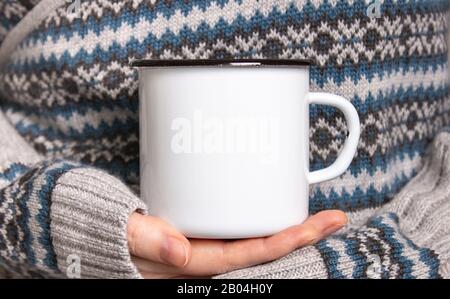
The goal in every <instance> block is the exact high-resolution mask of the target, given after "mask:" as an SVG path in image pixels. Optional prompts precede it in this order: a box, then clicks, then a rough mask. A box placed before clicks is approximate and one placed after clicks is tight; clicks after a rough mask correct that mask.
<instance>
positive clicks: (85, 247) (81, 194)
mask: <svg viewBox="0 0 450 299" xmlns="http://www.w3.org/2000/svg"><path fill="white" fill-rule="evenodd" d="M134 211H138V212H140V213H144V214H145V213H146V212H147V211H146V207H145V205H144V203H143V202H142V201H141V200H140V199H139V198H138V197H136V196H135V195H134V194H133V193H132V192H131V191H130V190H129V189H128V188H127V187H126V186H125V185H124V184H123V183H122V182H120V181H119V180H118V179H116V178H114V177H112V176H110V175H108V174H106V173H105V172H102V171H100V170H96V169H92V168H76V169H72V170H70V171H68V172H67V173H65V174H64V175H62V176H61V177H60V178H59V179H58V181H57V184H56V186H55V188H54V190H53V193H52V206H51V235H52V244H53V247H54V251H55V253H56V258H57V264H58V268H59V270H60V271H61V272H62V273H63V274H66V273H68V271H69V273H71V274H74V273H73V272H72V271H73V265H74V264H73V263H74V262H76V263H77V262H78V261H79V265H80V267H79V269H80V272H79V273H80V277H81V278H141V275H140V274H139V272H138V270H137V269H136V267H135V266H134V264H133V263H132V261H131V257H130V254H129V251H128V244H127V238H126V227H127V221H128V217H129V215H130V214H131V213H133V212H134ZM74 257H75V259H74ZM76 273H77V272H75V275H76Z"/></svg>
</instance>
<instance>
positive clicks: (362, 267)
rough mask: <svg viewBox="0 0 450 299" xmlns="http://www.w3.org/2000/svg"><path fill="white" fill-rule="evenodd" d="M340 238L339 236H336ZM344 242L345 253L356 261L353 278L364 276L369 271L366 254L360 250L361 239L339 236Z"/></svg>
mask: <svg viewBox="0 0 450 299" xmlns="http://www.w3.org/2000/svg"><path fill="white" fill-rule="evenodd" d="M336 238H339V236H336ZM339 239H341V240H342V241H343V242H344V246H345V254H346V255H347V256H348V257H349V258H350V259H351V260H352V261H353V262H354V263H355V267H354V268H353V272H352V278H362V277H365V276H366V271H367V263H366V262H365V261H366V258H365V256H364V255H363V254H362V253H361V252H360V251H359V241H358V240H356V239H354V238H351V237H347V236H345V237H344V236H343V237H342V238H339Z"/></svg>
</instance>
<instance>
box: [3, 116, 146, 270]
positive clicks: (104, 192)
mask: <svg viewBox="0 0 450 299" xmlns="http://www.w3.org/2000/svg"><path fill="white" fill-rule="evenodd" d="M0 136H2V138H0V267H2V268H3V269H4V271H6V274H7V276H9V277H45V278H48V277H67V276H69V277H81V278H139V277H140V275H139V273H138V271H137V269H136V267H135V266H134V265H133V263H132V262H131V257H130V254H129V252H128V246H127V239H126V224H127V219H128V217H129V215H130V214H131V213H132V212H133V211H139V212H141V213H146V208H145V205H144V204H143V202H142V201H140V200H139V198H138V197H136V196H135V195H134V194H133V193H132V192H131V191H130V190H129V189H128V187H126V186H125V185H124V184H123V183H122V182H121V181H120V180H118V179H116V178H115V177H112V176H110V175H109V174H107V173H105V172H103V171H100V170H98V169H95V168H92V167H86V166H84V165H82V164H79V163H74V162H71V161H65V160H55V161H44V160H43V159H42V157H41V156H39V155H38V154H37V153H36V152H35V151H34V149H33V148H31V147H30V146H29V145H28V144H27V143H26V142H25V141H24V140H23V139H22V137H21V136H19V135H18V134H17V133H16V131H15V129H14V128H13V127H12V126H11V125H10V124H9V122H8V121H7V120H6V119H5V118H4V116H3V114H2V113H1V112H0ZM74 263H77V264H76V266H77V267H78V268H76V269H78V270H77V271H76V273H72V272H71V271H72V270H73V268H71V266H73V265H74ZM68 274H69V275H68ZM73 274H75V276H72V275H73ZM77 275H78V276H77Z"/></svg>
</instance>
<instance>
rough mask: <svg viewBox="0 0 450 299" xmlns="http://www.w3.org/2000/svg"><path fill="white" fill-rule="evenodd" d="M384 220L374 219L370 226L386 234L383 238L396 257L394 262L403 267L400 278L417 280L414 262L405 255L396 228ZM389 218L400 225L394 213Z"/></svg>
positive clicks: (382, 218) (380, 218) (381, 218)
mask: <svg viewBox="0 0 450 299" xmlns="http://www.w3.org/2000/svg"><path fill="white" fill-rule="evenodd" d="M384 218H385V217H377V218H374V219H373V220H372V221H371V222H370V226H373V227H376V228H379V229H381V230H382V231H383V232H384V234H383V236H384V238H385V240H386V241H387V242H388V243H389V244H390V246H391V250H392V254H393V255H394V256H395V259H394V261H395V262H396V263H397V264H399V265H400V266H401V273H400V277H399V278H403V279H414V278H416V277H415V275H414V273H413V271H412V267H413V265H414V262H413V261H412V260H410V259H409V258H408V257H406V256H405V255H404V245H403V244H402V243H401V242H400V241H399V240H397V239H396V238H395V231H394V228H393V227H391V226H390V225H389V224H387V223H385V222H384ZM388 218H389V219H391V220H394V219H395V222H396V223H397V224H398V218H397V215H395V214H394V213H389V214H388Z"/></svg>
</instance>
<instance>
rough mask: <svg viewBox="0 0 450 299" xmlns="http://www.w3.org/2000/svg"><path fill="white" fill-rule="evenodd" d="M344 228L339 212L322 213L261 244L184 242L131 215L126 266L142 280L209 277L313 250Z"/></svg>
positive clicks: (162, 226) (155, 221)
mask: <svg viewBox="0 0 450 299" xmlns="http://www.w3.org/2000/svg"><path fill="white" fill-rule="evenodd" d="M346 223H347V217H346V216H345V214H344V213H343V212H341V211H337V210H333V211H323V212H319V213H317V214H315V215H313V216H311V217H309V218H308V219H307V220H306V221H305V222H304V223H303V224H300V225H296V226H292V227H290V228H288V229H285V230H283V231H282V232H280V233H278V234H276V235H273V236H270V237H265V238H253V239H243V240H236V241H234V240H233V241H223V240H201V239H190V240H188V239H186V238H185V237H184V236H183V235H182V234H181V233H179V232H178V231H177V230H176V229H175V228H173V227H172V226H170V225H169V224H167V223H166V222H164V221H163V220H161V219H159V218H156V217H153V216H144V215H141V214H139V213H133V214H132V215H131V216H130V219H129V221H128V229H127V230H128V231H127V238H128V246H129V249H130V253H131V255H132V260H133V262H134V263H135V265H136V266H137V268H138V270H139V271H140V273H141V274H142V276H144V277H145V278H175V277H209V276H212V275H215V274H220V273H225V272H229V271H232V270H236V269H239V268H245V267H250V266H253V265H257V264H262V263H266V262H269V261H272V260H276V259H278V258H281V257H283V256H285V255H287V254H288V253H290V252H292V251H294V250H295V249H297V248H299V247H303V246H308V245H313V244H315V243H316V242H317V241H319V240H321V239H323V238H324V237H326V236H328V235H329V234H331V233H333V232H335V231H337V230H339V229H340V228H341V227H343V226H344V225H345V224H346Z"/></svg>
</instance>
